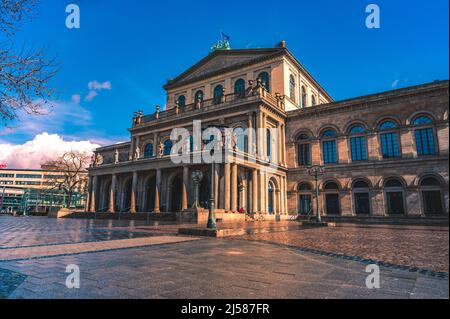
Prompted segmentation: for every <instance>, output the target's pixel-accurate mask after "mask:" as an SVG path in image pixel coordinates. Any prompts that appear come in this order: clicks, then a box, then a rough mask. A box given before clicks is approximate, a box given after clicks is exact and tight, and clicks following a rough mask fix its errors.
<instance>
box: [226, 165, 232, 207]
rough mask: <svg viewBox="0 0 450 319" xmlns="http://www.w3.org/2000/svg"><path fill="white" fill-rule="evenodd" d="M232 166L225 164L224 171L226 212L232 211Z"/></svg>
mask: <svg viewBox="0 0 450 319" xmlns="http://www.w3.org/2000/svg"><path fill="white" fill-rule="evenodd" d="M230 166H231V164H230V163H225V169H224V179H225V196H224V203H225V205H224V209H225V211H226V212H229V211H230V200H231V198H230V194H231V192H230V182H231V181H230V179H231V176H230V175H231V174H230V170H231V167H230Z"/></svg>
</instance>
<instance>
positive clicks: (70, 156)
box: [42, 151, 91, 208]
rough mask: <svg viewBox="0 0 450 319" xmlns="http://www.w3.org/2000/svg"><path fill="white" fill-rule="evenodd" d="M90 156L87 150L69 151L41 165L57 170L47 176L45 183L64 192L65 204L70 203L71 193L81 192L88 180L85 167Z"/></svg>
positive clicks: (89, 160) (68, 205) (68, 204)
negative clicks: (53, 175)
mask: <svg viewBox="0 0 450 319" xmlns="http://www.w3.org/2000/svg"><path fill="white" fill-rule="evenodd" d="M90 162H91V158H90V155H89V153H87V152H79V151H69V152H66V153H64V154H63V155H61V156H60V157H59V158H57V159H56V160H53V161H48V162H46V163H44V164H43V165H42V167H43V168H45V169H47V170H50V171H55V172H58V173H59V174H58V175H55V177H49V178H47V179H46V181H45V183H46V185H48V186H49V188H50V189H52V190H61V191H64V193H65V194H66V206H67V207H68V208H69V207H70V205H71V203H72V195H74V193H75V192H82V191H83V190H84V188H85V187H86V183H87V180H88V177H87V170H86V168H87V167H88V166H89V163H90Z"/></svg>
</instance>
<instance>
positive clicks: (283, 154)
mask: <svg viewBox="0 0 450 319" xmlns="http://www.w3.org/2000/svg"><path fill="white" fill-rule="evenodd" d="M281 147H282V150H281V162H282V163H283V165H284V166H286V128H285V126H284V124H281Z"/></svg>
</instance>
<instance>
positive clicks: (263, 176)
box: [259, 170, 267, 213]
mask: <svg viewBox="0 0 450 319" xmlns="http://www.w3.org/2000/svg"><path fill="white" fill-rule="evenodd" d="M259 181H260V183H259V185H260V187H259V188H260V190H261V196H260V198H261V205H260V206H261V207H260V209H259V210H260V211H261V213H266V212H267V195H266V193H267V189H266V173H265V172H262V171H261V170H260V171H259Z"/></svg>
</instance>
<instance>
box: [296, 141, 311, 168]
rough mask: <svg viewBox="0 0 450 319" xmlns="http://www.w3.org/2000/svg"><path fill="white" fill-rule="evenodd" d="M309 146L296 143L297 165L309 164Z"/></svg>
mask: <svg viewBox="0 0 450 319" xmlns="http://www.w3.org/2000/svg"><path fill="white" fill-rule="evenodd" d="M310 150H311V146H310V144H299V145H297V162H298V165H299V166H309V165H311V152H310Z"/></svg>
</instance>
